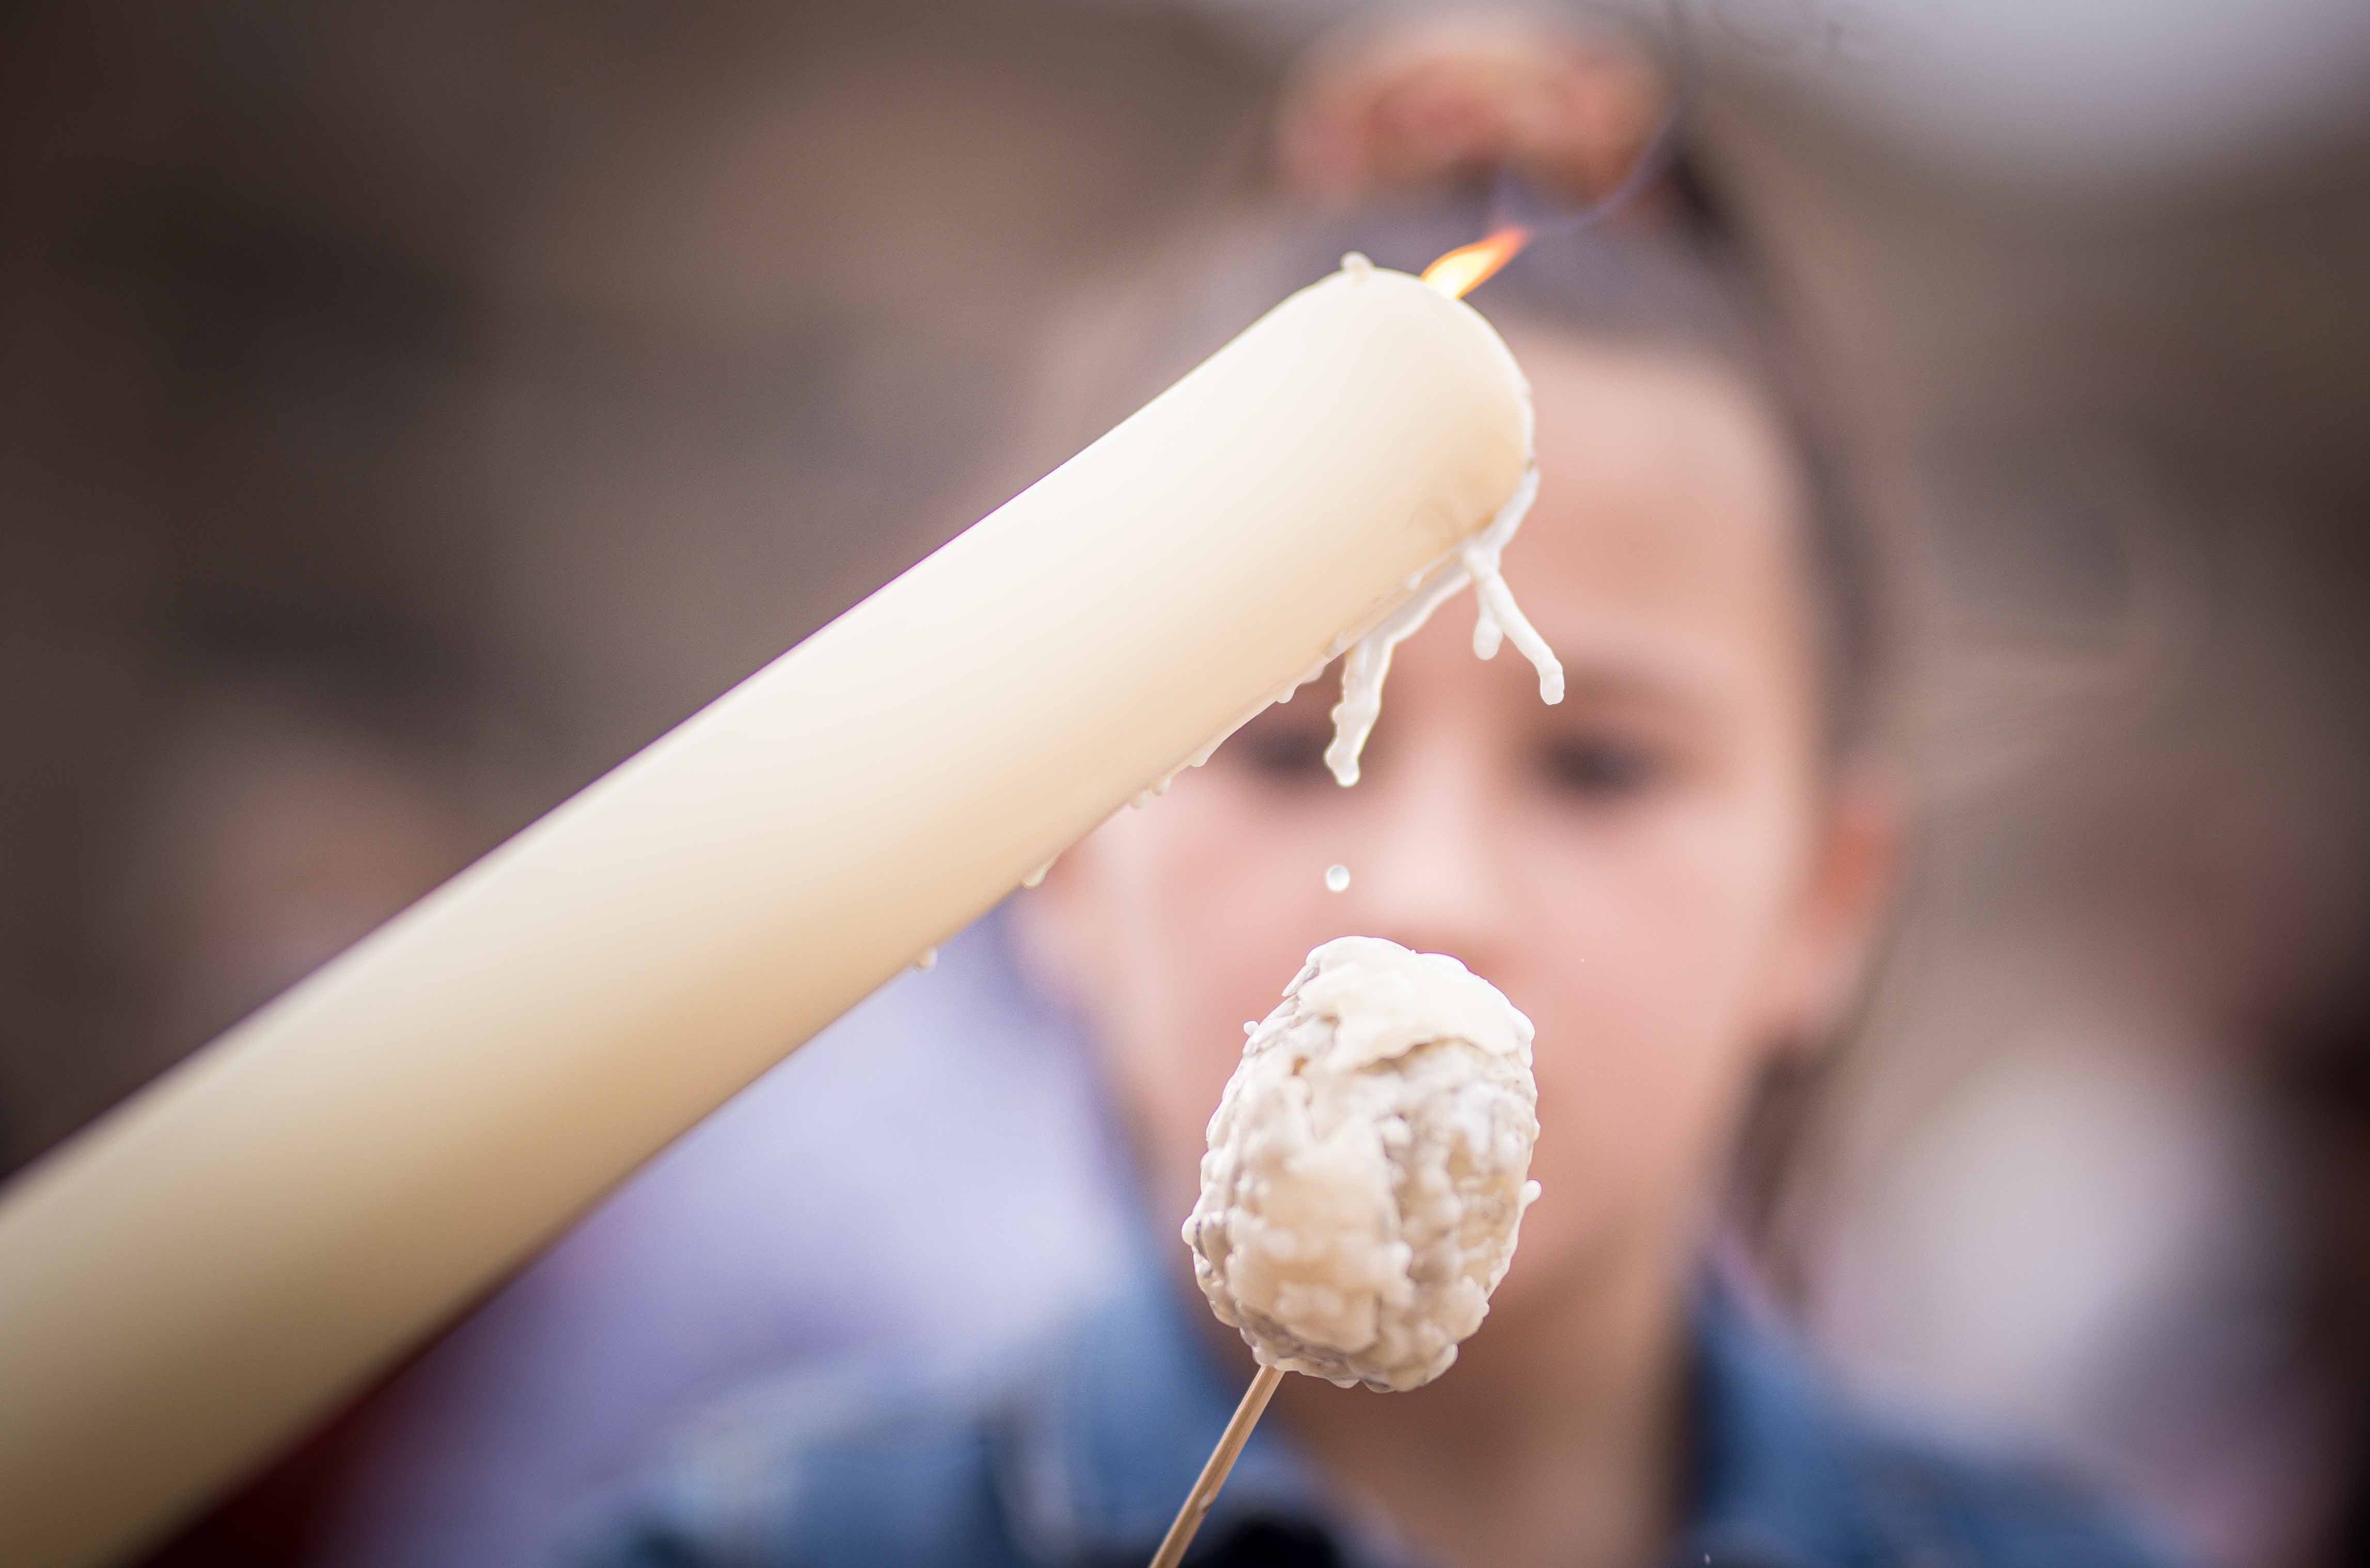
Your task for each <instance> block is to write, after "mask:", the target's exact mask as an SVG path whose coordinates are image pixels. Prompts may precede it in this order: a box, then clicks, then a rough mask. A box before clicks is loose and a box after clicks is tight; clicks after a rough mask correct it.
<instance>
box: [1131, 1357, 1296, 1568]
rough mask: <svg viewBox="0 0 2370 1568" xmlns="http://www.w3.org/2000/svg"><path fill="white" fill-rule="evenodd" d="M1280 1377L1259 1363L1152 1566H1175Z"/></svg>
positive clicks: (1272, 1369)
mask: <svg viewBox="0 0 2370 1568" xmlns="http://www.w3.org/2000/svg"><path fill="white" fill-rule="evenodd" d="M1282 1381H1283V1369H1282V1368H1276V1367H1262V1368H1260V1369H1259V1376H1258V1377H1256V1378H1253V1379H1251V1386H1250V1387H1249V1388H1248V1389H1245V1390H1244V1391H1243V1402H1242V1403H1240V1404H1238V1405H1237V1406H1235V1418H1234V1419H1233V1420H1232V1421H1229V1422H1227V1423H1226V1429H1225V1432H1223V1433H1221V1434H1220V1435H1219V1437H1218V1446H1217V1447H1216V1448H1214V1449H1212V1450H1211V1451H1210V1462H1209V1463H1208V1464H1205V1465H1203V1466H1202V1479H1201V1480H1199V1481H1197V1482H1194V1483H1193V1490H1192V1491H1191V1492H1189V1493H1187V1494H1185V1505H1184V1506H1183V1507H1182V1508H1179V1509H1178V1510H1177V1522H1176V1523H1175V1524H1173V1525H1170V1526H1169V1527H1168V1535H1167V1536H1166V1537H1164V1538H1163V1539H1162V1540H1161V1542H1160V1550H1159V1551H1156V1552H1155V1553H1154V1554H1153V1557H1152V1568H1177V1564H1178V1562H1179V1561H1180V1560H1182V1559H1183V1557H1184V1555H1185V1549H1186V1548H1187V1547H1189V1546H1191V1545H1192V1544H1193V1532H1194V1531H1195V1530H1198V1529H1200V1528H1202V1516H1203V1515H1205V1514H1207V1513H1208V1512H1209V1511H1210V1505H1211V1504H1213V1503H1214V1502H1216V1501H1217V1500H1218V1488H1220V1487H1221V1486H1224V1485H1225V1484H1226V1472H1227V1471H1231V1470H1233V1469H1234V1468H1235V1460H1236V1459H1237V1458H1239V1457H1240V1456H1241V1454H1242V1451H1243V1445H1244V1444H1245V1443H1248V1442H1249V1441H1250V1440H1251V1428H1252V1427H1254V1426H1256V1425H1259V1418H1260V1412H1261V1411H1263V1410H1265V1409H1266V1408H1267V1402H1268V1396H1269V1395H1271V1394H1272V1393H1274V1392H1275V1386H1276V1384H1278V1383H1280V1382H1282Z"/></svg>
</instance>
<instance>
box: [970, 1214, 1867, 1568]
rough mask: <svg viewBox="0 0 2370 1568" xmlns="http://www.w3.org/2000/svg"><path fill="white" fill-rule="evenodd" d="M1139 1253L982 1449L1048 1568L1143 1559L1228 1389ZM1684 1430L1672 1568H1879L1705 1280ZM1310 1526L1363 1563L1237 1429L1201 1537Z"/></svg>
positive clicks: (1802, 1396) (1368, 1549) (1197, 1461)
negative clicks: (988, 1449) (1229, 1471)
mask: <svg viewBox="0 0 2370 1568" xmlns="http://www.w3.org/2000/svg"><path fill="white" fill-rule="evenodd" d="M1190 1305H1191V1304H1190V1303H1188V1302H1186V1301H1183V1300H1181V1299H1179V1293H1178V1292H1177V1291H1176V1290H1174V1289H1173V1288H1170V1287H1169V1285H1168V1281H1167V1279H1166V1278H1165V1277H1164V1276H1162V1274H1161V1272H1160V1271H1159V1270H1158V1269H1157V1268H1156V1266H1155V1265H1153V1264H1152V1263H1151V1261H1150V1260H1149V1259H1148V1258H1147V1259H1145V1261H1144V1264H1143V1266H1142V1267H1140V1268H1139V1269H1137V1270H1136V1271H1135V1274H1134V1277H1133V1279H1132V1280H1131V1281H1130V1282H1129V1284H1128V1286H1127V1288H1125V1289H1124V1290H1123V1291H1122V1293H1121V1294H1119V1295H1118V1296H1116V1297H1115V1298H1113V1299H1111V1300H1110V1302H1109V1303H1108V1304H1107V1305H1106V1306H1104V1307H1103V1308H1102V1309H1101V1310H1098V1311H1097V1312H1095V1313H1093V1314H1092V1315H1091V1316H1089V1317H1088V1318H1087V1319H1086V1320H1085V1321H1083V1322H1081V1323H1080V1324H1079V1325H1078V1326H1077V1327H1076V1329H1075V1330H1074V1331H1073V1332H1072V1333H1069V1334H1068V1335H1066V1336H1065V1337H1064V1339H1063V1340H1062V1341H1061V1342H1060V1344H1059V1345H1056V1346H1055V1347H1054V1349H1053V1354H1052V1356H1051V1357H1050V1359H1049V1360H1048V1361H1047V1362H1046V1363H1044V1364H1042V1365H1041V1366H1040V1367H1039V1368H1037V1369H1036V1372H1035V1375H1033V1376H1032V1377H1030V1379H1027V1380H1026V1382H1025V1384H1024V1390H1023V1392H1022V1393H1021V1395H1020V1397H1019V1398H1018V1400H1017V1401H1015V1402H1014V1403H1013V1404H1012V1405H1011V1406H1009V1407H1007V1412H1006V1415H1005V1419H1004V1420H1003V1421H1002V1422H1001V1423H1000V1430H999V1431H998V1433H997V1436H996V1438H995V1452H996V1465H997V1471H998V1485H999V1488H1000V1490H1001V1491H1002V1493H1003V1494H1004V1498H1005V1501H1006V1505H1007V1507H1008V1508H1009V1510H1010V1516H1011V1518H1012V1519H1013V1521H1014V1524H1015V1527H1016V1529H1017V1531H1018V1535H1019V1537H1020V1539H1021V1541H1022V1543H1023V1544H1024V1546H1025V1547H1026V1548H1027V1549H1028V1550H1029V1551H1030V1552H1031V1554H1032V1555H1034V1556H1036V1557H1038V1558H1040V1559H1041V1560H1043V1561H1047V1562H1096V1561H1101V1560H1106V1559H1108V1560H1111V1561H1120V1560H1124V1559H1128V1558H1135V1559H1138V1560H1141V1559H1143V1558H1145V1557H1148V1556H1149V1555H1150V1553H1151V1551H1152V1550H1153V1548H1154V1547H1155V1546H1156V1545H1157V1544H1158V1542H1159V1540H1160V1538H1161V1536H1162V1534H1163V1533H1164V1532H1165V1531H1166V1530H1167V1529H1168V1523H1169V1521H1170V1519H1171V1518H1172V1517H1174V1516H1175V1514H1176V1511H1177V1506H1178V1505H1179V1503H1180V1502H1182V1501H1183V1500H1184V1497H1185V1494H1186V1493H1187V1491H1188V1490H1189V1489H1190V1488H1191V1485H1192V1483H1193V1481H1194V1478H1195V1477H1196V1476H1197V1475H1198V1474H1199V1473H1200V1471H1201V1468H1202V1461H1203V1460H1204V1459H1207V1458H1208V1457H1209V1453H1210V1449H1211V1447H1212V1445H1213V1444H1214V1443H1215V1441H1216V1440H1217V1436H1218V1434H1219V1433H1220V1432H1221V1431H1222V1430H1223V1429H1224V1428H1225V1424H1226V1420H1227V1417H1228V1416H1230V1415H1231V1414H1232V1413H1234V1408H1235V1402H1236V1401H1237V1398H1238V1397H1239V1396H1240V1394H1241V1387H1240V1383H1239V1379H1238V1378H1237V1376H1235V1375H1234V1373H1233V1372H1231V1371H1230V1370H1229V1369H1228V1368H1226V1367H1225V1364H1224V1363H1223V1362H1222V1361H1221V1359H1220V1358H1219V1357H1218V1356H1216V1355H1215V1354H1214V1352H1213V1349H1212V1347H1211V1346H1210V1345H1208V1344H1207V1343H1206V1340H1205V1337H1204V1335H1203V1333H1201V1332H1198V1325H1197V1324H1195V1323H1194V1322H1192V1321H1191V1319H1190V1318H1189V1317H1188V1316H1187V1313H1188V1311H1189V1310H1190ZM1692 1333H1693V1340H1694V1345H1695V1358H1694V1359H1695V1368H1694V1390H1693V1408H1694V1422H1693V1425H1694V1435H1693V1447H1692V1452H1691V1469H1692V1472H1693V1473H1692V1475H1691V1477H1690V1485H1689V1496H1690V1499H1691V1501H1690V1505H1689V1507H1688V1510H1687V1518H1686V1520H1685V1525H1684V1528H1683V1529H1682V1530H1681V1532H1680V1537H1679V1543H1678V1549H1677V1551H1675V1552H1674V1557H1673V1561H1674V1563H1678V1564H1696V1563H1700V1562H1704V1561H1706V1560H1707V1559H1708V1561H1710V1562H1713V1563H1715V1564H1720V1565H1722V1568H1728V1565H1731V1564H1735V1565H1743V1564H1751V1565H1753V1568H1812V1565H1816V1568H1838V1565H1847V1564H1855V1563H1862V1562H1876V1561H1881V1560H1882V1555H1883V1554H1882V1553H1881V1552H1880V1551H1878V1550H1877V1545H1878V1543H1877V1542H1876V1541H1875V1540H1874V1539H1871V1537H1870V1534H1869V1529H1868V1525H1867V1521H1868V1519H1869V1517H1870V1511H1869V1509H1868V1508H1867V1507H1865V1506H1863V1504H1864V1503H1866V1502H1867V1501H1868V1500H1866V1499H1862V1498H1860V1497H1859V1496H1858V1490H1859V1489H1858V1485H1857V1484H1856V1476H1855V1469H1856V1467H1855V1465H1854V1463H1853V1461H1852V1457H1851V1456H1852V1449H1853V1445H1852V1442H1851V1436H1850V1429H1849V1427H1848V1425H1847V1423H1846V1421H1845V1420H1844V1418H1843V1416H1842V1415H1841V1413H1839V1412H1838V1411H1837V1410H1836V1409H1835V1407H1834V1406H1833V1405H1832V1404H1831V1403H1830V1402H1829V1401H1828V1400H1827V1399H1826V1397H1825V1396H1824V1394H1823V1393H1822V1392H1821V1391H1820V1389H1819V1387H1818V1385H1817V1382H1816V1379H1815V1378H1814V1377H1813V1376H1812V1373H1811V1371H1810V1370H1809V1368H1808V1367H1807V1366H1806V1365H1804V1364H1803V1362H1802V1360H1801V1356H1799V1355H1798V1354H1797V1353H1796V1352H1795V1351H1794V1350H1793V1348H1792V1347H1791V1346H1790V1345H1788V1344H1787V1343H1786V1342H1785V1340H1784V1338H1783V1336H1782V1335H1781V1334H1780V1333H1778V1332H1777V1331H1776V1330H1775V1329H1774V1328H1773V1327H1772V1326H1770V1325H1767V1324H1765V1323H1762V1322H1755V1321H1754V1320H1753V1318H1752V1316H1751V1314H1750V1313H1749V1311H1748V1310H1747V1309H1746V1307H1745V1306H1744V1304H1743V1302H1742V1301H1740V1300H1739V1299H1737V1297H1736V1293H1735V1292H1734V1291H1733V1290H1731V1289H1730V1288H1727V1287H1724V1286H1722V1285H1720V1284H1716V1283H1715V1284H1708V1285H1707V1286H1706V1287H1705V1288H1702V1289H1701V1290H1700V1291H1699V1292H1698V1293H1697V1298H1696V1301H1695V1306H1694V1310H1693V1329H1692ZM1260 1518H1263V1519H1271V1520H1276V1521H1279V1522H1284V1523H1291V1524H1298V1525H1313V1526H1317V1527H1318V1528H1323V1529H1325V1530H1327V1531H1328V1532H1329V1534H1331V1535H1333V1537H1334V1538H1335V1539H1336V1540H1337V1541H1338V1542H1339V1543H1340V1546H1341V1548H1342V1550H1343V1551H1344V1554H1345V1557H1346V1558H1347V1560H1348V1561H1351V1562H1356V1563H1360V1564H1365V1563H1368V1562H1388V1561H1390V1554H1389V1552H1388V1549H1387V1548H1386V1547H1385V1546H1383V1545H1382V1544H1380V1543H1378V1542H1376V1541H1375V1540H1373V1539H1366V1540H1360V1539H1357V1535H1358V1532H1357V1530H1356V1528H1355V1526H1354V1525H1353V1524H1352V1521H1351V1519H1350V1517H1349V1516H1348V1514H1347V1513H1346V1511H1345V1510H1344V1509H1343V1508H1342V1507H1341V1506H1340V1505H1339V1503H1338V1502H1337V1501H1336V1500H1334V1499H1332V1498H1330V1497H1329V1496H1328V1494H1327V1491H1326V1488H1325V1485H1324V1483H1323V1482H1322V1480H1321V1479H1320V1477H1319V1476H1318V1475H1317V1472H1316V1471H1315V1469H1314V1467H1313V1466H1312V1465H1311V1464H1310V1463H1309V1462H1308V1461H1307V1459H1305V1458H1304V1457H1303V1456H1302V1455H1301V1454H1299V1453H1298V1452H1297V1451H1296V1450H1295V1449H1294V1447H1293V1445H1292V1443H1291V1440H1290V1437H1289V1436H1288V1434H1287V1432H1286V1431H1285V1429H1284V1428H1283V1425H1282V1424H1281V1423H1277V1422H1269V1423H1266V1424H1263V1425H1261V1426H1260V1428H1259V1430H1258V1431H1257V1432H1256V1433H1254V1434H1253V1436H1252V1438H1251V1441H1250V1444H1249V1446H1248V1448H1246V1449H1245V1450H1244V1453H1243V1456H1242V1459H1240V1461H1239V1462H1238V1463H1237V1466H1236V1468H1235V1471H1234V1474H1233V1476H1232V1478H1231V1479H1230V1480H1229V1481H1228V1482H1227V1483H1226V1486H1225V1491H1224V1492H1222V1493H1221V1494H1219V1497H1218V1501H1217V1503H1216V1505H1214V1507H1213V1508H1212V1510H1211V1513H1210V1516H1209V1518H1208V1520H1207V1521H1206V1522H1205V1524H1204V1525H1203V1527H1202V1528H1203V1530H1204V1532H1205V1536H1206V1537H1207V1538H1209V1539H1218V1538H1221V1537H1223V1536H1224V1535H1225V1533H1226V1532H1227V1531H1228V1530H1230V1529H1232V1528H1237V1527H1238V1526H1240V1525H1242V1524H1244V1523H1247V1522H1248V1521H1249V1520H1252V1519H1260Z"/></svg>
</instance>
